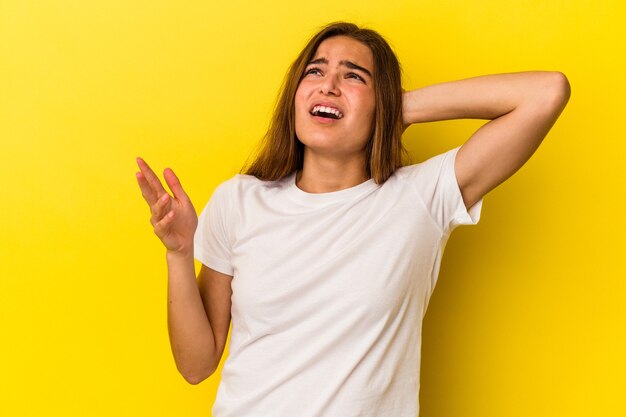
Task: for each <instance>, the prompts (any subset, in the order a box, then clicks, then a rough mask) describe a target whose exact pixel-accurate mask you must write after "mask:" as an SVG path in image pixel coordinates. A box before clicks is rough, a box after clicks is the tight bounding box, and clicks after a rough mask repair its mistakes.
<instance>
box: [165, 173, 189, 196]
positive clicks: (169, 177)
mask: <svg viewBox="0 0 626 417" xmlns="http://www.w3.org/2000/svg"><path fill="white" fill-rule="evenodd" d="M163 178H165V181H166V182H167V186H168V187H170V190H172V194H174V198H175V199H177V200H179V201H189V197H188V196H187V193H185V190H183V186H182V185H181V184H180V181H179V180H178V177H177V176H176V174H174V171H172V169H171V168H166V169H165V171H163Z"/></svg>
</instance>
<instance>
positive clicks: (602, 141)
mask: <svg viewBox="0 0 626 417" xmlns="http://www.w3.org/2000/svg"><path fill="white" fill-rule="evenodd" d="M340 19H345V20H351V21H355V22H356V23H359V24H364V25H367V26H369V27H372V28H374V29H376V30H378V31H379V32H381V33H382V34H383V35H384V36H385V37H386V38H387V39H388V40H389V42H390V43H391V44H392V45H393V47H394V48H395V50H396V52H397V54H398V56H399V58H400V61H401V63H402V64H403V69H404V77H405V82H404V86H405V88H409V89H412V88H418V87H423V86H426V85H429V84H434V83H438V82H443V81H448V80H454V79H461V78H467V77H472V76H477V75H481V74H489V73H501V72H516V71H525V70H555V71H562V72H563V73H565V74H566V75H567V77H568V78H569V80H570V84H571V86H572V96H571V99H570V102H569V104H568V106H567V108H566V109H565V111H564V113H563V114H562V115H561V117H560V119H559V120H558V121H557V123H556V125H555V126H554V127H553V129H552V130H551V131H550V133H549V134H548V136H547V138H546V140H545V142H544V143H543V144H542V145H541V147H540V149H539V150H538V152H537V153H536V155H535V156H534V157H533V158H532V159H531V160H530V162H529V163H528V164H527V165H526V166H525V167H524V168H522V169H521V170H520V171H519V172H518V173H517V174H516V175H515V176H514V177H513V178H512V179H510V180H509V181H508V182H506V183H505V184H503V185H501V186H500V187H499V188H498V189H496V190H494V191H493V192H492V193H490V194H489V195H488V196H487V197H486V199H485V206H484V209H483V214H482V219H481V222H480V223H479V225H478V226H475V227H471V228H469V227H467V228H460V229H457V231H455V233H454V235H453V237H452V238H451V239H450V241H449V243H448V247H447V250H446V255H445V257H444V261H443V265H442V271H441V275H440V277H439V283H438V286H437V288H436V291H435V293H434V295H433V298H432V300H431V304H430V306H429V310H428V314H427V315H426V319H425V328H424V342H423V349H422V352H423V356H422V376H421V381H422V388H421V393H420V398H421V407H422V414H421V415H422V416H425V417H435V416H441V417H444V416H455V417H476V416H481V417H489V416H494V417H495V416H498V417H503V416H511V417H513V416H524V417H527V416H533V417H540V416H546V417H547V416H550V417H552V416H570V417H572V416H585V417H588V416H594V415H597V416H604V417H611V416H616V417H617V416H624V415H626V402H625V401H624V395H625V393H626V359H625V354H626V308H625V307H624V306H625V304H626V302H625V299H626V284H625V277H626V273H625V272H626V271H625V267H624V257H625V255H624V245H623V244H622V242H621V241H622V238H623V237H624V236H626V230H625V227H624V223H625V222H624V215H625V214H626V213H625V210H624V203H625V202H626V201H625V199H624V197H623V192H624V180H625V179H626V178H625V174H624V167H625V165H626V164H625V163H624V154H625V153H626V145H625V143H626V140H625V138H624V129H623V121H624V119H623V112H624V97H626V88H625V84H626V83H625V82H624V74H625V73H626V65H625V64H624V58H623V55H624V41H625V40H626V31H625V29H624V27H625V25H624V21H625V20H626V13H625V9H624V6H623V2H621V1H618V0H611V1H601V2H591V1H582V0H574V1H539V0H532V1H493V0H482V1H469V2H468V1H466V0H456V1H444V2H434V1H429V2H425V1H414V0H413V1H401V2H389V1H385V2H380V1H369V0H358V1H345V2H331V3H329V2H304V3H294V2H291V1H286V0H283V1H272V2H265V1H260V2H244V1H241V0H238V1H228V2H216V1H212V2H205V1H184V2H174V1H165V0H150V1H148V0H142V1H128V0H123V1H122V0H107V1H104V0H100V1H69V0H66V1H38V2H36V1H25V0H13V1H7V0H0V141H1V142H0V143H1V152H0V178H1V179H2V189H3V192H2V204H1V205H0V207H1V209H0V232H1V235H0V237H1V239H0V245H1V247H0V256H1V257H2V259H1V262H0V332H1V333H0V334H1V335H2V340H1V343H0V415H3V416H84V415H89V416H111V415H115V416H118V417H122V416H183V415H184V416H208V415H210V407H211V405H212V403H213V400H214V397H215V392H216V388H217V384H218V381H219V372H218V373H216V374H214V375H213V376H212V377H211V378H210V379H209V380H207V381H205V382H203V383H202V384H200V385H198V386H191V385H188V384H187V383H186V382H185V381H184V380H183V378H182V377H181V376H180V375H179V374H178V373H177V371H176V369H175V365H174V361H173V358H172V356H171V352H170V347H169V343H168V338H167V327H166V276H165V256H164V249H163V247H162V246H161V243H160V242H159V241H158V239H157V238H156V236H154V235H153V232H152V229H151V226H150V224H149V222H148V218H149V212H148V208H147V206H146V205H145V203H144V201H143V200H142V198H141V195H140V193H139V189H138V187H137V184H136V181H135V170H136V166H135V157H136V156H138V155H140V156H142V157H144V158H145V159H146V160H147V161H148V163H150V164H152V165H153V167H154V168H155V169H157V170H158V171H159V172H161V171H162V170H163V169H164V168H165V167H167V166H169V167H172V168H173V169H174V170H175V171H176V172H177V173H178V175H179V177H180V178H181V180H182V182H183V185H184V187H185V188H186V190H187V192H188V193H189V195H190V196H191V198H192V201H194V202H195V205H196V210H197V211H199V210H201V209H202V207H203V206H204V204H205V203H206V202H207V200H208V199H209V197H210V195H211V192H212V191H213V189H214V188H215V186H216V185H217V184H219V183H220V182H222V181H224V180H226V179H228V178H230V177H231V176H232V175H234V174H235V173H237V171H238V170H239V168H240V167H241V165H242V164H243V163H244V161H245V159H246V157H247V155H248V153H249V152H250V151H251V150H252V149H254V147H255V146H256V144H257V141H258V139H259V138H260V137H261V136H262V134H263V132H264V130H265V128H266V127H267V122H268V120H269V116H270V114H271V111H272V106H273V103H274V99H275V97H276V93H277V91H278V87H279V85H280V83H281V81H282V78H283V75H284V73H285V71H286V69H287V67H288V65H289V64H290V63H291V61H292V60H293V59H294V58H295V56H296V54H297V53H298V51H299V50H300V48H302V47H303V46H304V43H305V42H306V40H307V39H308V37H309V36H310V35H312V34H313V33H314V32H315V31H316V30H317V28H318V27H320V26H321V25H323V24H325V23H327V22H330V21H333V20H340ZM484 123H485V121H478V120H457V121H445V122H436V123H427V124H422V125H415V126H412V127H411V128H410V129H409V130H408V131H407V133H406V134H405V142H406V144H407V147H408V148H409V149H410V151H411V154H412V155H413V158H414V162H419V161H421V160H424V159H426V158H427V157H430V156H433V155H435V154H438V153H440V152H444V151H446V150H448V149H451V148H452V147H455V146H458V145H460V144H461V143H463V141H465V140H466V139H467V138H468V137H469V136H470V135H471V134H472V133H473V132H474V131H475V130H476V129H478V128H479V127H480V126H481V125H482V124H484ZM220 369H221V368H220ZM381 417H386V416H381ZM389 417H393V416H389Z"/></svg>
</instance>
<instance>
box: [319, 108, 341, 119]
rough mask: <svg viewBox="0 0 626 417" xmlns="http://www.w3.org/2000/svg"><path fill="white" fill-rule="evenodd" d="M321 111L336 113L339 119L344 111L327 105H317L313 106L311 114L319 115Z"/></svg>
mask: <svg viewBox="0 0 626 417" xmlns="http://www.w3.org/2000/svg"><path fill="white" fill-rule="evenodd" d="M320 112H321V113H329V114H334V115H335V116H337V119H341V118H342V117H343V113H341V112H340V111H339V110H337V109H333V108H331V107H326V106H315V107H313V110H312V111H311V114H313V115H317V114H319V113H320Z"/></svg>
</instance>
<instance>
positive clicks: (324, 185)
mask: <svg viewBox="0 0 626 417" xmlns="http://www.w3.org/2000/svg"><path fill="white" fill-rule="evenodd" d="M307 151H308V149H305V153H304V161H303V168H302V171H299V172H298V173H297V174H296V185H297V186H298V188H300V189H301V190H302V191H306V192H308V193H330V192H333V191H340V190H344V189H346V188H351V187H354V186H356V185H359V184H361V183H363V182H365V181H367V180H368V179H369V177H368V176H367V174H366V173H365V168H364V167H365V153H360V154H358V155H355V156H353V157H351V158H345V157H341V158H339V157H337V156H324V155H319V154H315V153H313V152H307Z"/></svg>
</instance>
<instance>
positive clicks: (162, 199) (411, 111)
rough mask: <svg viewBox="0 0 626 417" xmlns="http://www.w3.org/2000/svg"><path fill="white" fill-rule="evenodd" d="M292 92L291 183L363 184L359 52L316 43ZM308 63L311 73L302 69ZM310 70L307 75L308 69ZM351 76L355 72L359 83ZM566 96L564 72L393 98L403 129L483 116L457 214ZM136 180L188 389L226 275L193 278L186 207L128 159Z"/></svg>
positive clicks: (200, 369) (216, 339)
mask: <svg viewBox="0 0 626 417" xmlns="http://www.w3.org/2000/svg"><path fill="white" fill-rule="evenodd" d="M319 58H325V59H326V62H325V63H318V64H316V65H310V66H309V67H307V70H306V71H305V73H306V75H305V76H304V78H303V79H302V81H301V83H300V85H299V86H298V90H297V93H296V99H295V106H296V134H297V136H298V138H299V139H300V140H301V141H302V143H303V144H304V145H305V153H304V155H305V156H304V164H303V169H302V171H301V172H299V173H298V175H297V177H296V184H297V186H298V187H300V188H301V189H302V190H304V191H307V192H311V193H320V192H332V191H337V190H341V189H344V188H348V187H352V186H355V185H358V184H360V183H362V182H363V181H366V180H367V178H366V175H365V172H363V166H364V165H363V158H364V152H363V151H364V146H365V144H366V141H367V138H368V136H369V132H370V129H371V126H372V121H373V115H374V90H373V88H374V86H373V85H372V79H371V78H368V77H367V74H364V73H363V71H357V70H354V69H351V68H348V67H347V66H346V65H344V64H341V62H342V61H350V62H353V63H355V64H357V65H359V66H360V67H362V68H365V69H366V70H368V71H369V72H370V73H372V71H373V70H374V68H373V65H372V62H373V59H372V54H371V51H370V50H369V48H368V47H367V46H365V45H363V44H360V43H359V42H358V41H354V40H353V39H350V38H345V37H341V36H339V37H334V38H329V39H327V40H325V41H324V42H322V44H320V46H319V48H318V50H317V52H316V54H315V56H314V60H317V59H319ZM313 67H315V68H317V69H316V70H314V71H310V70H311V69H312V68H313ZM309 71H310V72H309ZM355 74H356V75H359V76H361V78H362V79H363V80H359V78H358V77H355ZM569 97H570V85H569V82H568V80H567V78H566V77H565V75H564V74H562V73H560V72H555V71H528V72H519V73H508V74H492V75H484V76H479V77H474V78H468V79H462V80H458V81H450V82H444V83H440V84H434V85H430V86H426V87H423V88H419V89H415V90H412V91H407V92H405V93H404V94H403V101H402V106H403V111H402V115H403V120H404V125H405V128H406V127H408V126H410V125H411V124H413V123H424V122H432V121H439V120H451V119H464V118H471V119H487V120H490V121H489V122H488V123H486V124H484V125H483V126H482V127H480V128H479V129H478V130H477V131H476V132H475V133H474V134H473V135H472V136H471V137H470V138H469V139H468V140H467V141H466V142H465V143H464V144H463V145H462V146H461V148H460V150H459V152H458V153H457V156H456V159H455V174H456V178H457V182H458V184H459V188H460V191H461V194H462V197H463V200H464V203H465V206H466V207H467V208H470V207H472V206H473V205H474V204H475V203H476V202H477V201H479V200H480V199H481V198H482V197H483V196H484V195H485V194H486V193H488V192H489V191H490V190H492V189H493V188H495V187H496V186H497V185H498V184H500V183H502V182H503V181H505V180H506V179H507V178H509V177H510V176H511V175H512V174H513V173H514V172H516V171H517V170H518V169H519V168H520V167H521V166H522V165H523V164H524V163H525V162H526V161H527V160H528V159H529V158H530V156H532V154H533V153H534V152H535V151H536V149H537V148H538V147H539V145H540V144H541V142H542V141H543V139H544V137H545V136H546V134H547V133H548V132H549V130H550V128H551V127H552V126H553V124H554V123H555V122H556V120H557V119H558V117H559V115H560V114H561V112H562V111H563V109H564V108H565V106H566V104H567V102H568V100H569ZM318 101H322V102H330V103H334V104H336V105H337V106H338V107H340V108H341V110H342V112H344V118H343V119H341V120H337V121H333V122H330V123H328V122H327V123H322V122H321V121H320V120H317V119H315V118H313V117H312V116H311V115H310V114H309V110H310V108H311V105H312V104H314V103H317V102H318ZM137 164H138V166H139V170H140V171H139V172H138V173H137V182H138V184H139V187H140V189H141V192H142V195H143V197H144V199H145V201H146V203H147V204H148V206H149V207H150V212H151V218H150V222H151V224H152V226H153V228H154V232H155V234H156V235H157V236H158V237H159V239H161V241H162V242H163V244H164V246H165V247H166V250H167V255H166V256H167V265H168V330H169V335H170V343H171V345H172V352H173V355H174V359H175V361H176V366H177V367H178V369H179V371H180V372H181V374H182V375H183V376H184V377H185V379H186V380H187V381H188V382H189V383H191V384H197V383H199V382H201V381H202V380H204V379H206V378H208V377H209V376H210V375H211V374H213V372H215V370H216V369H217V367H218V364H219V362H220V360H221V358H222V355H223V352H224V347H225V344H226V339H227V334H228V329H229V326H230V321H231V315H230V310H231V296H232V289H231V279H232V276H229V275H225V274H222V273H219V272H217V271H214V270H212V269H210V268H208V267H206V266H204V265H203V266H202V267H201V269H200V272H199V274H198V278H197V281H196V276H195V271H194V261H193V236H194V232H195V229H196V226H197V221H198V220H197V216H196V211H195V209H194V207H193V205H192V203H191V201H190V200H189V197H188V196H187V194H186V193H185V192H184V190H183V188H182V186H181V185H180V182H179V180H178V178H177V177H176V175H175V174H174V172H173V171H172V170H171V169H169V168H168V169H166V170H165V171H164V173H163V177H164V178H165V181H166V183H167V185H168V187H169V189H170V192H168V191H166V190H165V188H164V187H163V185H162V184H161V182H160V181H159V179H158V178H157V176H156V174H155V173H154V172H153V171H152V169H150V167H149V166H148V164H146V163H145V161H143V160H142V159H141V158H138V159H137Z"/></svg>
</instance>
